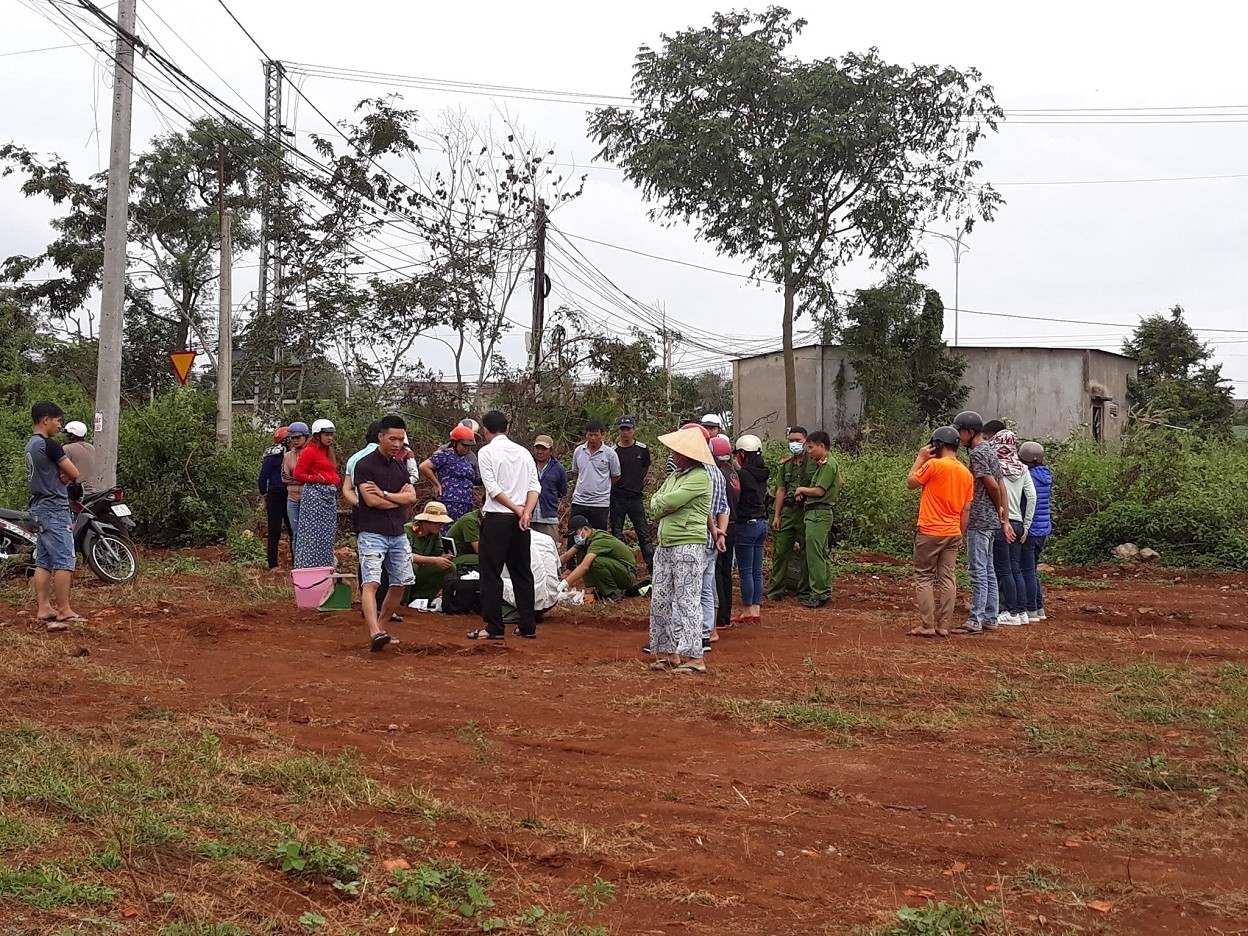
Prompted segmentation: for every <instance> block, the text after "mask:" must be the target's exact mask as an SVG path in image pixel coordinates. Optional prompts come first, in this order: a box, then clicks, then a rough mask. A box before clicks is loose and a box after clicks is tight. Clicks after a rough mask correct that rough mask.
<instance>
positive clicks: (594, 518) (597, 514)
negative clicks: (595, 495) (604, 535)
mask: <svg viewBox="0 0 1248 936" xmlns="http://www.w3.org/2000/svg"><path fill="white" fill-rule="evenodd" d="M572 514H573V515H576V514H581V515H583V516H584V517H585V519H586V520H588V521H589V525H590V526H591V527H593V528H594V529H595V530H604V531H605V530H609V529H610V528H611V508H610V507H586V506H585V505H584V504H577V503H573V504H572ZM568 532H569V533H570V532H572V531H571V530H569V531H568Z"/></svg>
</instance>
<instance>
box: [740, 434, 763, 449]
mask: <svg viewBox="0 0 1248 936" xmlns="http://www.w3.org/2000/svg"><path fill="white" fill-rule="evenodd" d="M762 450H763V440H762V439H760V438H759V437H758V436H756V435H751V434H749V433H746V434H745V435H743V436H741V437H740V438H738V439H737V451H738V452H761V451H762Z"/></svg>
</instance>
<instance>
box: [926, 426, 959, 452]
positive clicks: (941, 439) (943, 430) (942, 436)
mask: <svg viewBox="0 0 1248 936" xmlns="http://www.w3.org/2000/svg"><path fill="white" fill-rule="evenodd" d="M960 442H961V439H960V438H959V437H958V430H957V429H954V428H953V426H941V427H940V428H939V429H935V430H933V431H932V442H931V444H932V448H935V447H936V446H938V445H951V446H953V447H954V448H957V447H958V444H959V443H960Z"/></svg>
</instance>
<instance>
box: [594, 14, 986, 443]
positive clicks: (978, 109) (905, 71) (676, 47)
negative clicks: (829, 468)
mask: <svg viewBox="0 0 1248 936" xmlns="http://www.w3.org/2000/svg"><path fill="white" fill-rule="evenodd" d="M805 25H806V21H805V20H802V19H792V18H791V14H790V13H789V11H788V10H786V9H784V8H782V7H778V6H773V7H769V8H768V9H767V11H766V12H765V13H763V14H760V15H757V16H755V15H752V14H750V13H748V12H739V13H716V14H714V16H713V17H712V23H711V26H709V27H705V28H701V29H689V30H685V31H683V32H678V33H676V34H675V35H673V36H668V35H664V36H662V48H661V50H659V51H655V50H654V49H651V48H649V47H647V46H642V48H641V50H640V52H639V54H638V56H637V60H636V63H635V65H634V69H633V97H634V99H635V101H636V107H635V109H631V108H624V107H607V108H601V109H599V110H596V111H594V113H593V114H592V115H591V116H590V119H589V126H590V132H591V134H592V135H593V136H594V138H595V139H596V140H597V141H598V143H599V144H601V146H602V149H601V151H600V152H599V154H598V155H599V157H600V158H606V159H612V160H615V161H616V162H618V163H619V164H620V165H621V166H622V167H623V169H624V175H625V177H626V178H627V179H629V180H630V181H631V182H633V183H634V184H635V185H637V186H639V187H640V188H641V189H642V191H643V193H644V194H645V196H646V198H648V199H652V200H654V201H657V202H658V207H657V208H656V209H655V210H654V212H653V214H655V215H659V216H662V217H665V218H667V219H669V220H676V219H679V220H683V221H686V222H689V223H693V224H694V225H695V226H696V230H697V233H698V235H699V236H700V237H703V238H705V239H706V240H708V241H710V242H711V243H713V244H714V245H715V246H716V247H717V248H718V249H719V250H720V251H721V252H723V253H727V254H731V255H734V256H740V257H744V258H745V259H747V260H749V261H750V262H751V263H752V264H753V272H754V275H755V276H757V277H759V278H760V279H764V280H769V281H773V282H776V283H778V284H780V285H781V286H782V288H783V292H784V317H783V325H782V335H783V341H784V371H785V399H786V406H785V408H786V411H787V415H788V419H789V421H790V422H793V421H795V420H796V418H797V390H796V382H795V375H794V363H793V320H794V318H795V317H796V316H797V315H798V314H800V312H802V311H807V310H809V311H814V310H816V309H818V308H821V307H822V308H828V309H831V308H834V307H835V306H834V303H833V298H832V296H833V294H832V284H833V281H834V279H835V276H836V272H837V270H838V269H840V268H841V267H842V266H843V265H844V264H845V263H847V262H848V261H850V260H852V259H853V258H855V257H859V256H861V255H863V254H866V255H868V256H870V257H872V258H873V259H876V260H880V261H884V262H887V263H894V264H902V263H910V264H915V263H920V264H921V263H922V262H923V261H922V259H921V253H920V248H919V247H918V246H916V236H917V234H918V232H919V230H920V229H921V228H923V227H924V226H925V225H927V224H930V223H933V222H934V221H935V220H937V219H941V218H954V217H957V218H961V219H963V222H962V223H963V224H964V225H965V227H966V228H967V229H968V230H969V228H970V226H971V224H972V222H973V221H974V220H975V218H976V217H978V218H982V219H984V220H989V219H991V217H992V215H993V212H994V210H995V209H996V207H997V206H998V205H999V204H1000V202H1001V199H1000V196H998V194H997V193H996V192H995V191H993V189H992V188H991V187H989V186H975V185H973V180H974V177H975V174H976V173H977V172H978V170H979V168H980V163H979V162H978V161H977V160H975V159H972V158H971V154H972V152H973V151H974V149H975V146H976V144H977V143H978V142H979V140H981V139H982V138H983V137H984V135H985V129H986V128H990V129H994V130H995V129H996V123H997V120H998V119H1000V118H1001V116H1002V112H1001V110H1000V109H999V108H998V107H997V106H996V103H995V102H994V99H993V95H992V89H991V88H990V87H989V86H987V85H985V84H983V83H982V82H981V80H980V74H979V72H978V71H976V70H975V69H968V70H966V71H958V70H957V69H954V68H949V67H941V66H934V65H917V66H913V67H911V68H905V67H902V66H899V65H892V64H889V63H887V62H885V61H884V60H883V59H881V58H880V55H879V52H878V51H877V50H876V49H870V50H868V51H867V53H866V54H863V55H858V54H853V53H850V54H847V55H845V56H843V57H841V58H839V59H837V58H824V59H817V60H815V61H812V62H802V61H800V60H798V59H796V58H794V57H792V56H791V55H789V54H788V53H787V49H788V47H789V45H790V44H791V43H792V42H793V40H794V39H795V38H796V36H797V35H798V33H800V32H801V30H802V27H803V26H805ZM799 304H800V305H799Z"/></svg>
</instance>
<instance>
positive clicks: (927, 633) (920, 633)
mask: <svg viewBox="0 0 1248 936" xmlns="http://www.w3.org/2000/svg"><path fill="white" fill-rule="evenodd" d="M906 636H907V637H935V636H936V631H934V630H921V629H919V628H915V629H914V630H912V631H906Z"/></svg>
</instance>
